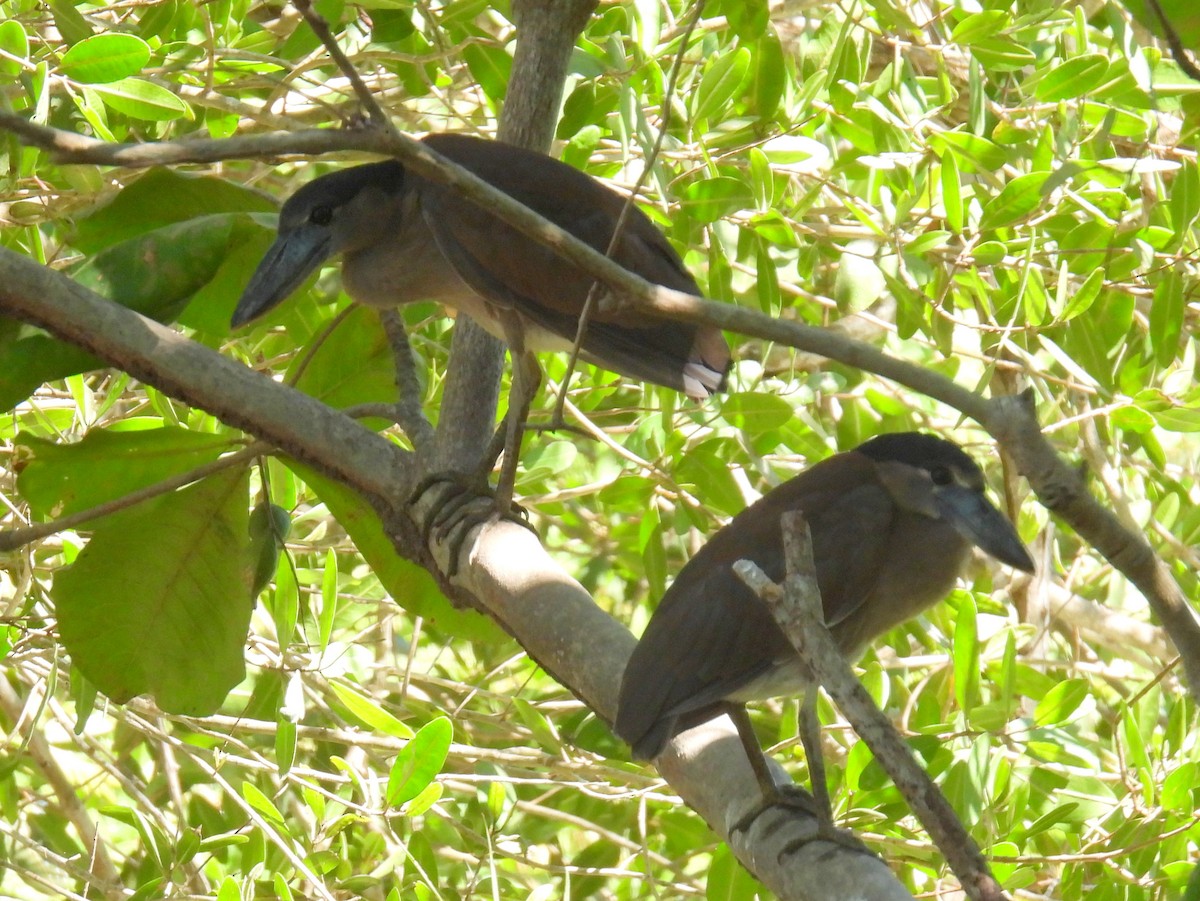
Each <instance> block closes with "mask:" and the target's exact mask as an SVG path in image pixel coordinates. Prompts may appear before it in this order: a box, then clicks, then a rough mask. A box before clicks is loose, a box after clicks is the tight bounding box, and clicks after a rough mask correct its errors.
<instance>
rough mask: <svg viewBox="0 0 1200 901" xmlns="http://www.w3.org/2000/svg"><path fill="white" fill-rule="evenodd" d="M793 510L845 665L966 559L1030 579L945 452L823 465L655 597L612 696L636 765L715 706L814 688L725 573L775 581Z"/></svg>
mask: <svg viewBox="0 0 1200 901" xmlns="http://www.w3.org/2000/svg"><path fill="white" fill-rule="evenodd" d="M793 510H798V511H800V512H801V513H802V514H803V516H804V517H805V519H806V520H807V521H808V525H809V530H810V532H811V535H812V554H813V560H814V563H815V564H816V572H817V584H818V587H819V588H820V592H821V597H822V603H823V606H824V615H825V622H826V624H827V625H828V627H829V629H830V631H831V633H832V634H833V637H834V639H835V641H836V642H837V644H838V646H839V647H840V648H841V650H842V651H843V652H844V653H845V654H846V656H847V657H849V658H851V659H854V658H856V657H857V656H858V655H859V654H860V653H861V652H862V651H863V649H864V648H865V647H866V645H867V644H868V643H869V642H871V641H872V640H873V639H875V638H876V637H878V636H879V635H881V634H882V633H884V632H886V631H888V630H889V629H892V628H894V627H895V626H898V625H899V624H900V623H902V622H904V621H905V620H907V619H910V618H911V617H914V616H916V615H917V614H918V613H920V612H921V611H922V610H924V609H925V608H927V607H929V606H930V605H932V604H934V603H936V602H937V601H939V600H941V599H942V598H944V597H945V596H946V595H947V594H948V593H949V592H950V590H951V589H952V588H953V586H954V582H955V580H956V579H957V578H958V576H959V574H960V573H961V572H962V570H963V568H964V567H965V566H966V563H967V561H968V559H969V557H970V555H971V548H972V546H975V547H978V548H980V549H982V550H983V551H985V552H986V553H988V554H990V555H991V556H993V557H995V558H996V559H997V560H999V561H1001V562H1002V563H1006V564H1008V565H1009V566H1012V567H1015V568H1017V569H1020V570H1024V571H1026V572H1031V571H1032V570H1033V561H1032V559H1030V556H1029V553H1028V552H1027V551H1026V550H1025V547H1024V546H1023V545H1022V544H1021V540H1020V538H1019V537H1018V536H1017V533H1016V531H1015V530H1014V528H1013V526H1012V524H1011V523H1009V521H1008V520H1007V519H1006V518H1005V517H1004V516H1003V514H1001V513H1000V511H998V510H997V509H996V508H995V507H993V506H992V505H991V503H989V501H988V499H987V498H986V496H985V495H984V480H983V474H982V472H980V469H979V467H978V466H976V465H975V463H974V461H973V460H972V459H971V458H970V457H969V456H967V454H966V453H964V452H963V451H962V450H961V449H960V448H959V447H958V446H957V445H956V444H953V443H952V442H950V441H947V440H945V439H943V438H938V437H935V436H933V435H927V434H922V433H917V432H903V433H896V434H888V435H881V436H879V437H877V438H873V439H871V440H870V441H867V442H866V443H864V444H862V445H860V446H858V447H857V448H855V449H854V450H852V451H848V452H846V453H841V454H837V455H835V456H833V457H830V458H829V459H827V460H823V461H822V462H820V463H818V464H816V465H815V466H813V467H811V468H809V469H808V470H806V471H805V472H803V473H801V474H800V475H798V476H796V477H795V478H793V479H791V480H790V481H788V482H785V483H784V484H782V485H780V486H779V487H777V488H775V489H774V490H772V491H771V492H769V493H768V494H767V495H765V496H764V497H763V498H761V499H760V500H759V501H757V502H756V503H754V504H753V505H752V506H750V507H748V508H747V509H746V510H744V511H742V512H741V513H740V514H738V515H737V516H736V517H734V518H733V520H731V521H730V522H729V523H728V524H727V525H726V526H725V527H724V528H722V529H721V530H719V531H718V532H717V533H716V534H715V535H714V536H713V537H712V538H711V539H710V540H709V541H708V542H707V543H706V544H705V545H704V546H703V547H702V548H701V549H700V550H699V552H698V553H697V554H696V555H695V556H694V557H693V558H692V559H691V560H690V561H689V562H688V564H687V565H686V566H684V568H683V569H682V570H681V571H680V573H679V576H678V577H677V578H676V579H675V581H674V582H673V583H672V585H671V587H670V588H669V589H668V590H667V592H666V594H664V595H663V598H662V601H661V602H660V603H659V605H658V609H657V610H656V611H655V612H654V615H653V617H652V618H651V620H650V623H649V625H648V626H647V627H646V631H645V634H643V635H642V638H641V641H640V642H639V643H638V645H637V648H636V649H635V650H634V652H633V656H632V657H631V658H630V661H629V665H628V666H627V668H626V670H625V675H624V677H623V680H622V684H621V694H620V701H619V706H618V710H617V720H616V724H615V726H614V729H615V731H616V733H617V735H618V736H620V737H621V738H622V739H624V740H625V741H626V742H628V743H629V745H630V747H631V748H632V749H633V754H634V756H635V757H639V758H652V757H656V756H657V755H658V754H659V753H661V752H662V750H663V747H664V746H665V745H666V743H667V742H668V741H669V740H670V739H671V738H672V737H673V736H674V735H675V734H676V733H677V732H679V731H681V730H682V729H684V728H686V727H687V726H689V725H694V724H695V723H697V722H699V721H701V720H703V719H707V718H708V716H710V715H712V714H713V713H715V712H716V708H718V707H720V706H725V705H730V704H733V705H741V704H743V703H745V702H747V701H752V700H761V699H764V698H769V697H775V696H777V695H782V694H793V693H799V692H801V691H803V690H804V689H805V688H806V686H807V685H808V684H809V683H810V682H811V681H812V680H811V676H810V674H809V673H808V672H807V670H806V668H805V667H804V665H803V664H802V663H801V661H800V658H799V656H798V655H797V654H796V652H795V651H794V650H793V648H792V646H791V645H790V644H789V642H788V640H787V638H786V637H785V635H784V634H783V631H782V630H781V629H780V627H779V626H778V625H777V624H776V622H775V619H774V618H773V617H772V615H771V613H770V611H769V610H768V609H767V607H766V605H765V604H764V603H763V602H762V601H761V600H759V598H758V597H757V596H756V595H755V594H754V593H753V592H752V591H751V590H750V588H748V587H747V586H746V585H745V584H744V583H743V582H742V581H741V579H739V578H738V576H737V575H736V574H735V573H734V571H733V564H734V563H735V562H736V561H738V560H741V559H747V560H751V561H753V562H754V563H756V564H757V565H758V566H759V568H761V569H762V570H763V571H764V572H765V573H766V575H767V576H768V577H770V578H771V579H772V580H774V581H776V582H782V581H783V578H784V576H785V571H784V570H785V563H784V551H783V538H782V529H781V525H780V517H781V516H782V514H784V513H785V512H789V511H793ZM735 709H736V708H735ZM738 727H739V732H740V733H741V737H742V741H743V743H744V744H746V746H747V753H749V754H750V755H751V760H752V761H753V762H755V764H756V765H755V770H756V773H758V774H759V777H760V781H762V778H763V773H765V771H766V767H765V765H760V764H764V763H765V762H764V761H762V752H761V750H760V749H759V746H758V744H757V742H756V741H755V740H754V739H753V736H747V735H746V734H745V731H744V727H745V718H744V715H743V716H741V717H740V719H739V722H738ZM767 791H768V788H767V786H765V785H764V793H766V792H767ZM819 813H820V812H819V811H818V814H819Z"/></svg>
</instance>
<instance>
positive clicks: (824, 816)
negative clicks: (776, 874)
mask: <svg viewBox="0 0 1200 901" xmlns="http://www.w3.org/2000/svg"><path fill="white" fill-rule="evenodd" d="M776 808H784V809H786V810H794V811H798V812H800V813H802V814H804V815H805V816H806V817H807V818H810V819H815V820H816V826H817V828H816V829H815V830H814V831H813V833H812V834H811V835H806V836H804V837H803V838H799V839H796V840H794V841H790V842H788V843H787V844H786V845H784V846H783V848H782V849H781V850H780V852H779V858H780V859H781V860H782V859H783V858H784V857H785V856H786V855H789V854H793V853H795V852H796V851H798V850H800V848H802V847H804V846H805V845H809V844H812V843H813V842H818V841H825V842H832V843H833V844H835V845H841V846H842V847H844V848H849V849H850V850H852V851H859V852H862V853H863V854H870V855H871V856H875V854H874V852H873V851H871V849H870V848H868V847H867V846H866V845H865V844H863V843H862V841H861V840H860V839H859V838H858V837H857V836H855V835H854V834H853V833H852V832H849V831H847V830H845V829H839V828H838V827H837V826H835V825H834V822H833V812H832V811H830V810H829V809H828V808H825V809H822V806H821V805H820V804H819V803H818V802H817V799H816V798H814V797H813V796H812V794H811V793H810V792H809V791H807V790H806V789H803V788H801V787H800V786H799V785H795V784H790V785H776V786H775V787H774V789H773V790H772V791H771V792H769V793H767V794H766V795H765V796H764V797H763V798H762V801H761V802H760V803H759V804H758V805H756V806H755V807H754V808H752V809H751V810H750V811H749V812H748V813H746V814H745V815H744V816H742V817H741V818H740V819H739V820H738V821H737V822H736V823H734V825H733V828H732V829H731V830H730V831H731V832H744V831H745V830H747V829H749V828H750V827H751V826H752V825H753V824H754V822H755V820H757V819H758V818H759V817H760V816H762V815H763V814H764V813H766V812H767V811H769V810H772V809H776Z"/></svg>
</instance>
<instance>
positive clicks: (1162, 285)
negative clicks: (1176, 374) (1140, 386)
mask: <svg viewBox="0 0 1200 901" xmlns="http://www.w3.org/2000/svg"><path fill="white" fill-rule="evenodd" d="M1186 312H1187V298H1186V297H1185V296H1184V291H1183V277H1182V276H1181V275H1180V274H1179V271H1178V270H1176V269H1171V270H1170V271H1168V272H1166V273H1165V274H1164V275H1163V279H1162V281H1160V282H1159V283H1158V286H1157V287H1156V288H1155V289H1154V302H1153V303H1152V304H1151V305H1150V346H1151V348H1152V349H1153V350H1154V359H1155V361H1156V362H1157V363H1158V365H1159V366H1169V365H1170V364H1171V363H1172V362H1174V360H1175V355H1176V354H1177V353H1178V352H1179V338H1180V336H1181V335H1182V334H1183V317H1184V314H1185V313H1186Z"/></svg>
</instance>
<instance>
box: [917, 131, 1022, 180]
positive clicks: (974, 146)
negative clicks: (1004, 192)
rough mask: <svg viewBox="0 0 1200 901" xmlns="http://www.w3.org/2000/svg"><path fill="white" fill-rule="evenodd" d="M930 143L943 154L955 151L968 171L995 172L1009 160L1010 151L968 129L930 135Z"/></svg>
mask: <svg viewBox="0 0 1200 901" xmlns="http://www.w3.org/2000/svg"><path fill="white" fill-rule="evenodd" d="M929 145H930V146H931V147H932V148H934V150H937V151H938V152H940V153H941V154H942V155H943V156H944V155H945V154H946V153H947V152H949V153H953V154H954V155H955V156H956V157H957V158H958V160H959V162H960V163H966V164H968V165H967V167H966V168H965V169H964V171H966V172H976V171H982V172H994V171H995V170H997V169H999V168H1000V167H1001V166H1003V165H1004V164H1005V163H1007V162H1008V153H1007V151H1005V149H1004V148H1003V147H1001V146H1000V145H999V144H996V143H994V142H993V141H989V140H988V139H987V138H981V137H980V136H979V135H974V134H971V133H970V132H966V131H944V132H940V133H936V134H932V135H930V136H929Z"/></svg>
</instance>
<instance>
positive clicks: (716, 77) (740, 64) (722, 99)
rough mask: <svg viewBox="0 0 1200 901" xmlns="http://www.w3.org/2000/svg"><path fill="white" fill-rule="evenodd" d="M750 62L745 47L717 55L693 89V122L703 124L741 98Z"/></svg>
mask: <svg viewBox="0 0 1200 901" xmlns="http://www.w3.org/2000/svg"><path fill="white" fill-rule="evenodd" d="M750 62H751V57H750V50H749V48H747V47H739V48H738V49H737V50H735V51H734V52H733V53H723V54H719V55H717V56H715V57H714V58H713V59H712V61H711V62H710V63H709V65H708V67H707V68H706V69H705V70H704V75H702V76H701V78H700V86H699V87H698V88H697V89H696V102H695V106H694V107H693V108H692V119H693V121H695V122H707V121H708V120H709V119H710V118H712V117H713V116H715V115H716V114H718V113H721V112H723V111H724V110H725V107H726V106H727V105H728V104H729V103H730V101H732V100H733V99H734V98H735V97H738V96H740V95H741V93H742V91H744V90H745V88H746V85H747V83H748V82H749V80H750Z"/></svg>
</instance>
